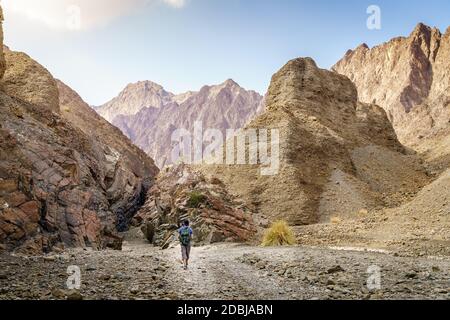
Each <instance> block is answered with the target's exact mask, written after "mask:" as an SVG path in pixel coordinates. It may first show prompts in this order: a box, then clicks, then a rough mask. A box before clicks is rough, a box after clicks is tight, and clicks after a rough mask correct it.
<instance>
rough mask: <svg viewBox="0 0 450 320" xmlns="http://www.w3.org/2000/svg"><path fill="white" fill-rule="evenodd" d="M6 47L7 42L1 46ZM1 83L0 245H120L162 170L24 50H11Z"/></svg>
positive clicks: (30, 248)
mask: <svg viewBox="0 0 450 320" xmlns="http://www.w3.org/2000/svg"><path fill="white" fill-rule="evenodd" d="M0 48H3V45H2V46H0ZM6 66H7V69H6V72H5V76H4V78H3V80H2V82H3V90H0V244H2V246H6V248H7V249H9V250H18V251H21V252H26V253H38V252H42V251H44V252H45V251H49V250H51V249H53V248H55V247H64V246H81V247H85V246H91V247H94V248H97V249H101V248H106V247H111V248H115V249H119V248H120V247H121V243H122V239H121V238H120V237H119V236H118V235H117V228H119V229H120V228H121V227H124V225H125V224H126V223H127V222H129V220H130V219H131V218H132V216H133V215H134V213H135V211H136V210H137V207H138V206H139V205H140V204H141V203H143V201H144V196H145V193H146V191H147V189H148V188H150V187H151V185H152V183H153V178H154V176H155V175H156V174H157V172H158V169H157V168H156V167H155V166H154V165H153V161H152V160H151V159H149V158H148V157H147V156H146V155H145V154H144V153H143V152H142V151H140V150H139V149H138V148H137V147H134V146H133V145H132V144H131V142H130V141H129V140H128V139H127V138H126V137H125V136H123V135H122V134H121V133H120V131H119V130H118V129H116V128H114V127H112V126H111V125H110V124H109V123H107V122H106V121H104V120H103V119H101V118H100V117H99V116H97V115H96V113H95V112H94V111H91V110H90V108H89V107H88V106H87V105H86V104H85V103H84V102H83V101H82V100H81V98H79V96H78V95H77V94H76V93H75V92H73V91H72V90H71V89H69V88H68V87H67V86H65V85H64V84H62V83H57V82H56V80H55V79H54V78H53V77H52V76H51V74H50V73H49V72H48V71H47V70H46V69H45V68H43V67H42V66H41V65H39V64H38V63H37V62H35V61H33V60H32V59H31V58H29V57H28V56H27V55H25V54H22V53H16V52H12V51H9V50H7V51H6Z"/></svg>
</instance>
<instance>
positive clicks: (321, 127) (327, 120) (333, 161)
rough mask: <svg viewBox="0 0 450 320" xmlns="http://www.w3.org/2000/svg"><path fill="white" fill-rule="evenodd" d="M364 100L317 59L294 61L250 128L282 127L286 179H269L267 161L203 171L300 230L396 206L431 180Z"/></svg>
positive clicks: (282, 168) (380, 114) (276, 79)
mask: <svg viewBox="0 0 450 320" xmlns="http://www.w3.org/2000/svg"><path fill="white" fill-rule="evenodd" d="M357 97H358V93H357V90H356V88H355V86H354V85H353V83H352V82H351V81H350V80H349V79H348V78H347V77H345V76H341V75H339V74H337V73H334V72H330V71H326V70H321V69H319V68H317V66H316V64H315V63H314V61H313V60H311V59H309V58H306V59H296V60H292V61H290V62H289V63H288V64H286V65H285V66H284V67H283V68H282V69H281V70H280V71H279V72H277V73H276V74H275V75H274V76H273V78H272V83H271V85H270V88H269V92H268V94H267V96H266V99H267V101H266V112H265V113H263V114H262V115H260V116H258V117H257V118H256V119H255V120H253V121H252V122H250V124H249V125H248V126H247V127H246V129H278V130H279V134H280V144H279V149H280V152H279V159H280V166H279V171H278V174H275V175H272V176H262V175H261V171H260V169H261V167H263V166H262V165H261V164H259V165H239V166H238V165H234V166H231V165H219V166H215V167H212V166H206V165H205V166H202V167H200V168H199V169H200V170H201V172H203V173H204V174H205V175H206V176H207V177H217V178H219V179H220V180H222V181H223V182H224V183H225V185H226V186H227V187H228V190H229V191H230V193H231V194H233V195H237V194H239V195H240V196H241V197H242V198H243V199H244V200H245V202H246V203H247V204H249V205H250V209H251V210H252V211H254V212H256V213H260V214H262V215H263V216H265V217H267V218H268V219H270V220H273V219H277V218H285V219H287V220H288V221H289V222H290V223H291V224H295V225H302V224H314V223H317V222H321V221H323V222H326V221H329V220H330V218H333V217H334V216H338V217H343V218H346V217H349V218H351V217H353V216H355V215H356V214H357V213H358V212H359V211H361V210H371V209H373V208H376V207H379V206H395V205H397V204H399V203H401V202H402V201H403V198H404V196H405V195H406V194H409V193H414V192H416V191H417V190H418V189H419V188H420V187H421V186H423V185H424V184H425V183H426V182H427V181H428V178H427V176H426V174H425V173H424V172H423V170H422V167H421V165H420V162H419V160H418V159H417V158H416V157H415V156H410V155H407V154H406V153H405V150H404V148H403V146H402V145H401V144H400V143H399V142H398V140H397V138H396V135H395V132H394V130H393V128H392V126H391V124H390V123H389V121H388V119H387V116H386V113H385V112H384V111H383V109H381V108H380V107H378V106H376V105H372V104H365V103H360V102H358V99H357ZM227 143H229V142H227Z"/></svg>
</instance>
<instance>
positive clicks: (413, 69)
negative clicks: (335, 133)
mask: <svg viewBox="0 0 450 320" xmlns="http://www.w3.org/2000/svg"><path fill="white" fill-rule="evenodd" d="M449 68H450V29H448V30H447V32H446V33H445V34H444V35H442V34H441V32H440V31H439V30H438V29H436V28H430V27H428V26H425V25H423V24H419V25H417V27H416V28H415V30H414V31H413V32H412V33H411V35H409V36H408V37H399V38H395V39H393V40H391V41H389V42H387V43H384V44H382V45H379V46H376V47H374V48H372V49H369V48H368V47H367V45H361V46H359V47H358V48H357V49H355V50H353V51H352V50H349V51H348V52H347V54H346V55H345V57H344V58H343V59H342V60H340V61H339V62H338V63H337V64H336V65H335V66H334V67H333V70H334V71H336V72H338V73H340V74H343V75H346V76H348V77H349V78H350V80H352V81H353V82H354V83H355V85H356V87H357V89H358V93H359V99H360V100H361V101H363V102H367V103H376V104H378V105H380V106H381V107H382V108H383V109H384V110H386V112H387V114H388V117H389V119H390V120H391V122H392V124H393V126H394V129H395V130H396V133H397V135H398V137H399V140H400V141H401V142H402V143H403V144H405V145H407V146H409V147H413V148H414V149H416V150H419V151H421V149H423V146H424V145H426V144H429V142H423V140H426V139H427V138H430V137H431V136H433V135H436V134H438V133H439V132H440V131H441V130H446V129H448V127H449V121H450V107H449V106H450V75H449V73H448V70H449Z"/></svg>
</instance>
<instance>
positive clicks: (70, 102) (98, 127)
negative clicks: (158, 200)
mask: <svg viewBox="0 0 450 320" xmlns="http://www.w3.org/2000/svg"><path fill="white" fill-rule="evenodd" d="M57 84H58V90H59V94H60V106H61V114H62V116H63V117H64V118H65V119H66V120H67V121H68V122H69V123H70V124H72V125H73V126H75V127H77V128H79V129H80V130H81V131H83V133H84V134H86V135H87V136H89V137H90V139H91V141H92V143H93V144H94V147H95V150H96V151H97V152H98V154H97V158H98V159H99V160H100V162H101V163H102V164H103V165H104V171H103V172H101V173H100V172H99V175H101V178H102V180H103V181H104V182H105V185H104V187H105V190H106V196H107V198H108V201H109V204H110V207H111V209H112V210H113V211H114V212H115V213H116V215H117V217H118V221H117V226H118V229H119V230H123V229H126V227H127V226H128V224H129V222H130V219H131V218H132V217H133V215H134V213H135V212H136V211H137V210H138V208H139V207H140V206H141V205H142V204H143V201H144V200H145V195H146V192H147V190H148V189H149V187H150V186H151V185H152V184H153V180H154V179H153V178H154V177H155V176H156V175H157V174H158V171H159V170H158V168H157V167H156V166H155V165H154V162H153V160H152V159H151V158H149V157H148V156H147V155H146V154H145V153H144V152H143V151H142V150H141V149H139V148H138V147H136V146H135V145H134V144H133V143H132V142H131V141H130V140H129V139H128V138H127V137H125V136H124V135H123V133H122V132H121V131H120V130H119V129H117V128H116V127H114V126H112V125H111V124H110V123H108V122H107V121H106V120H104V119H103V118H102V117H100V116H99V115H98V114H97V113H96V112H95V111H94V110H93V109H92V108H91V107H89V106H88V105H87V104H86V103H85V102H84V101H83V100H82V99H81V97H80V96H79V95H78V94H77V93H76V92H75V91H73V90H72V89H70V88H69V87H68V86H66V85H65V84H64V83H62V82H61V81H59V80H57Z"/></svg>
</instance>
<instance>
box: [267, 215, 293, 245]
mask: <svg viewBox="0 0 450 320" xmlns="http://www.w3.org/2000/svg"><path fill="white" fill-rule="evenodd" d="M296 243H297V241H296V239H295V235H294V232H293V231H292V229H291V228H290V227H289V225H288V223H287V222H286V221H284V220H279V221H276V222H274V223H273V224H272V225H271V226H270V228H269V229H267V231H266V233H265V234H264V238H263V241H262V246H263V247H275V246H292V245H295V244H296Z"/></svg>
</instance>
